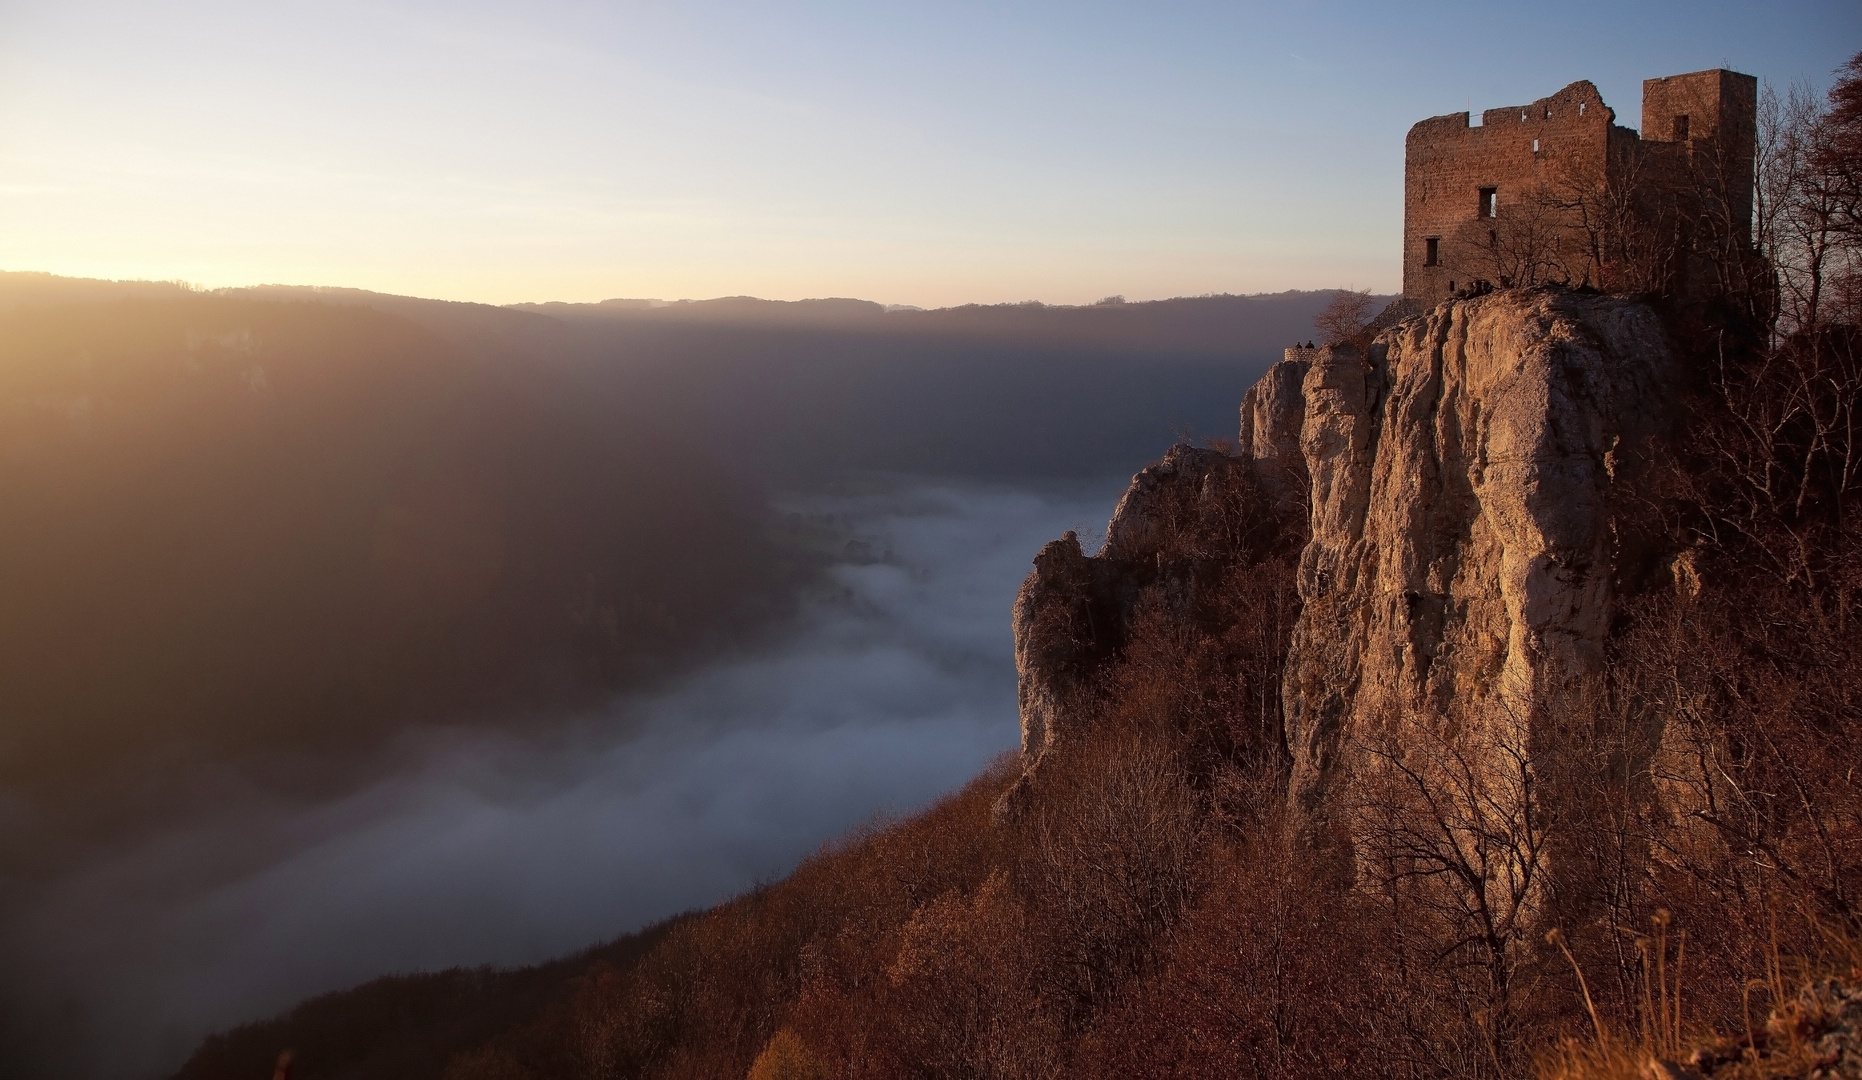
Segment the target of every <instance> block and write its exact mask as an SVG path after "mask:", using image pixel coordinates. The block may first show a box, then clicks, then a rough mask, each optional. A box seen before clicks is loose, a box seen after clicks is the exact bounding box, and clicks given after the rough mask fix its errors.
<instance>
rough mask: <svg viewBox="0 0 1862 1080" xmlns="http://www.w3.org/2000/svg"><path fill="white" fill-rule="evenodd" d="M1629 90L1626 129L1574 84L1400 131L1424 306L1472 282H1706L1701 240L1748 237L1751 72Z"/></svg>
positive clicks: (1413, 257)
mask: <svg viewBox="0 0 1862 1080" xmlns="http://www.w3.org/2000/svg"><path fill="white" fill-rule="evenodd" d="M1642 97H1643V103H1642V133H1641V134H1640V135H1638V134H1637V133H1636V132H1634V131H1632V130H1630V129H1629V128H1626V127H1622V126H1619V125H1618V124H1617V123H1616V114H1615V112H1614V111H1612V110H1611V109H1610V107H1609V106H1607V105H1605V104H1604V102H1603V98H1602V97H1601V96H1600V95H1599V94H1598V92H1597V88H1596V87H1595V86H1593V85H1592V84H1591V83H1589V82H1574V83H1572V84H1571V85H1569V86H1567V87H1565V88H1564V89H1563V90H1560V91H1559V92H1558V93H1556V94H1553V95H1552V96H1550V97H1545V98H1540V99H1539V100H1537V101H1534V102H1532V103H1531V104H1528V105H1513V106H1506V107H1503V108H1498V109H1488V110H1487V111H1485V112H1484V113H1482V114H1481V122H1480V123H1479V124H1478V125H1476V124H1470V123H1469V117H1468V114H1467V113H1465V112H1463V113H1453V114H1451V115H1448V116H1438V117H1434V118H1431V119H1428V120H1424V121H1422V122H1420V123H1418V124H1416V125H1415V126H1414V127H1412V128H1410V131H1409V138H1408V140H1407V143H1406V146H1405V157H1404V187H1403V294H1404V295H1405V296H1406V297H1409V298H1410V299H1412V300H1415V301H1417V302H1419V303H1422V304H1424V305H1433V304H1435V303H1438V302H1440V301H1441V300H1444V299H1446V298H1447V297H1448V296H1449V295H1450V294H1452V293H1453V292H1454V291H1456V290H1457V289H1462V288H1466V287H1467V286H1469V285H1471V284H1473V283H1474V282H1476V281H1487V282H1490V283H1492V284H1495V285H1502V286H1505V285H1527V284H1532V283H1535V282H1542V281H1558V282H1564V283H1566V284H1571V285H1584V284H1588V285H1596V286H1602V287H1609V288H1628V289H1637V290H1639V289H1645V288H1664V289H1675V290H1679V291H1688V290H1703V289H1708V288H1711V287H1713V285H1714V284H1715V281H1714V274H1715V270H1716V267H1718V266H1719V265H1721V264H1720V263H1718V262H1715V261H1714V260H1713V259H1712V258H1711V257H1710V256H1711V253H1712V252H1713V251H1722V252H1723V251H1724V250H1732V249H1736V253H1737V252H1738V251H1744V250H1745V249H1746V248H1748V247H1749V246H1750V242H1751V235H1750V234H1751V221H1752V191H1753V177H1752V170H1753V160H1754V147H1755V144H1756V137H1757V130H1756V116H1757V103H1758V83H1757V80H1755V79H1754V78H1753V77H1752V76H1750V75H1742V74H1740V73H1738V72H1734V71H1725V70H1713V71H1701V72H1695V73H1693V74H1691V75H1671V76H1667V77H1665V78H1660V79H1650V80H1648V81H1646V82H1644V83H1643V84H1642ZM1703 252H1706V253H1707V254H1705V255H1704V254H1703ZM1656 277H1659V280H1655V278H1656Z"/></svg>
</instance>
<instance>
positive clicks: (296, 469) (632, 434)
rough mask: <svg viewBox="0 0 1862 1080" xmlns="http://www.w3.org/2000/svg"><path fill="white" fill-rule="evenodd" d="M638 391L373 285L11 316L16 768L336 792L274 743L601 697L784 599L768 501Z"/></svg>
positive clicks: (0, 497) (326, 743)
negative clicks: (536, 356) (484, 335)
mask: <svg viewBox="0 0 1862 1080" xmlns="http://www.w3.org/2000/svg"><path fill="white" fill-rule="evenodd" d="M602 391H605V392H602ZM642 404H643V403H641V402H638V401H636V400H634V399H630V398H629V397H628V396H627V394H626V393H625V388H624V387H620V386H609V387H595V388H591V387H588V386H585V385H579V384H578V383H576V381H575V380H573V379H572V378H569V377H567V374H566V372H565V371H564V370H563V369H562V368H561V367H560V366H559V367H556V368H555V369H552V368H551V367H550V365H549V363H548V361H547V360H540V361H539V362H538V363H536V364H534V365H532V366H531V367H530V368H529V369H528V370H519V369H516V368H514V367H511V366H501V365H498V364H495V363H488V362H484V361H481V360H478V359H474V358H471V357H469V356H467V355H465V354H463V353H462V352H461V351H460V350H459V349H458V348H457V347H456V346H454V345H453V344H452V343H450V342H449V341H447V340H446V339H443V338H440V337H437V336H435V335H434V334H432V333H430V332H427V331H425V330H422V329H421V328H419V327H417V326H414V325H412V324H411V323H409V322H407V321H406V320H404V319H400V318H397V317H394V316H390V315H385V314H382V313H379V312H376V311H373V310H370V309H368V308H362V307H338V306H327V305H306V304H276V303H260V302H254V301H249V300H230V299H223V298H218V297H207V296H186V295H183V296H179V297H177V298H174V299H161V300H142V299H134V300H119V301H101V302H99V301H88V300H87V301H83V302H76V303H68V304H62V305H59V306H52V307H22V308H16V309H14V310H12V311H10V312H7V313H5V314H0V409H3V410H4V412H5V416H6V423H5V425H4V428H3V429H0V501H3V502H4V504H5V506H6V513H5V514H4V515H3V516H0V589H4V591H5V593H6V595H7V596H8V603H7V604H6V605H5V607H4V609H3V610H0V685H3V686H4V687H5V690H4V692H3V693H0V715H4V719H5V730H6V732H7V740H8V747H7V753H6V755H5V756H4V759H3V764H0V783H4V784H5V786H6V788H7V790H8V791H9V792H11V793H13V795H14V797H16V798H26V799H29V800H33V801H37V800H39V799H42V798H43V799H48V800H52V801H54V802H63V801H65V800H71V799H76V800H81V801H82V803H83V804H84V805H85V806H86V807H87V810H86V814H87V815H88V816H99V815H107V814H108V812H109V811H108V809H107V808H108V807H109V806H110V804H111V803H112V801H113V800H112V799H110V798H107V797H102V796H101V795H100V794H99V792H98V791H97V790H96V789H94V787H93V785H95V784H108V785H110V786H111V787H113V788H117V789H122V790H131V789H134V788H136V787H138V786H139V784H138V782H137V781H135V777H136V776H137V775H139V774H141V773H143V772H144V771H145V770H147V769H148V767H149V765H150V763H151V762H152V761H167V762H169V763H170V764H172V765H177V766H178V765H179V764H181V763H183V762H186V761H188V760H190V759H194V758H198V757H200V756H202V755H205V756H208V757H220V756H226V755H230V756H232V757H234V758H236V759H239V760H244V761H248V762H250V763H252V764H254V766H255V767H257V768H259V769H260V771H261V773H263V774H265V775H266V776H267V781H266V782H267V783H278V784H300V783H310V784H313V785H314V784H315V783H316V782H317V781H316V780H315V779H308V778H307V777H315V776H316V775H318V774H317V773H316V772H315V771H312V772H311V773H309V774H305V773H303V772H302V771H296V772H291V773H285V772H277V773H274V772H273V771H272V770H270V769H269V768H268V767H267V766H266V765H265V762H266V761H268V760H269V755H274V754H276V753H278V752H281V751H282V750H284V749H286V748H292V747H295V748H299V749H326V750H344V749H355V748H357V747H365V746H368V745H371V744H373V743H374V742H375V741H377V740H379V739H381V738H385V737H386V736H387V735H388V734H390V733H391V732H392V731H393V730H394V729H395V728H396V727H397V726H399V725H402V724H405V723H409V722H431V721H439V720H444V721H446V722H455V723H456V722H470V721H476V720H485V719H491V718H497V717H501V716H504V715H508V714H520V713H524V712H527V711H533V710H537V709H559V708H563V707H568V706H573V705H575V704H577V703H581V702H587V701H591V700H597V699H598V696H599V695H602V694H606V693H611V692H612V691H613V690H614V689H615V688H617V687H619V686H622V685H626V684H628V683H629V682H630V681H633V680H637V679H638V678H640V677H641V676H642V674H643V673H644V672H646V671H647V670H649V668H652V667H657V666H660V665H663V664H665V663H666V662H668V661H670V660H676V659H679V658H681V657H682V656H684V655H686V654H687V653H688V652H690V651H691V650H693V649H695V648H698V647H700V646H702V645H705V644H707V643H716V642H718V641H721V640H723V639H726V638H728V637H730V636H731V635H733V634H734V633H736V632H737V630H738V628H740V627H741V626H743V625H744V623H745V620H746V619H748V620H750V621H751V622H754V621H755V620H756V619H757V618H760V617H762V616H763V615H766V614H768V613H770V612H773V611H775V610H777V609H778V608H779V607H780V606H781V605H782V604H783V603H784V601H783V599H782V597H783V595H784V589H785V588H787V586H788V584H789V581H788V575H791V573H792V572H791V570H790V568H789V566H788V564H787V563H786V562H785V561H784V558H783V556H781V555H780V554H779V553H778V552H777V551H776V549H775V548H774V547H773V546H772V544H771V542H770V540H769V539H768V537H767V532H766V530H767V528H768V518H767V512H766V511H765V510H764V508H763V504H762V502H761V496H760V495H759V494H758V493H757V492H755V491H753V490H751V489H749V488H747V487H745V486H743V485H742V484H741V483H739V482H737V481H735V480H732V479H730V478H729V477H728V475H727V474H726V473H725V472H724V471H722V470H721V469H720V468H719V467H718V466H717V464H716V463H715V459H714V458H713V457H711V456H710V455H709V454H708V453H707V451H706V449H705V448H704V447H703V446H702V445H700V444H699V443H698V442H697V441H696V440H694V439H693V438H691V436H690V433H688V432H682V431H680V430H679V429H678V428H677V426H676V425H670V424H666V423H663V422H661V421H660V420H659V418H657V417H656V416H655V415H654V412H653V410H652V409H650V408H643V407H642ZM53 820H54V821H57V820H61V818H56V817H55V818H54V819H53ZM47 841H48V837H47V836H46V835H45V834H44V833H43V832H34V833H19V832H13V831H10V830H9V832H8V834H7V837H6V843H7V848H8V850H9V852H10V853H11V858H15V859H16V858H18V857H19V855H20V852H19V846H20V845H22V844H25V845H27V846H29V847H33V848H36V849H45V848H46V847H48V845H47ZM15 865H18V864H17V863H16V864H15Z"/></svg>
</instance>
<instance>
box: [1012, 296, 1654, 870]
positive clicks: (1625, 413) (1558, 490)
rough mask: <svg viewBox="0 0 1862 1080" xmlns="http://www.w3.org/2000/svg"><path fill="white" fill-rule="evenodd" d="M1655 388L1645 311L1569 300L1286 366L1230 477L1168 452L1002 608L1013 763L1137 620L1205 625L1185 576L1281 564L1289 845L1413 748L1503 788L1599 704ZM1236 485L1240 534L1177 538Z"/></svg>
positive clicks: (1480, 314) (1204, 453)
mask: <svg viewBox="0 0 1862 1080" xmlns="http://www.w3.org/2000/svg"><path fill="white" fill-rule="evenodd" d="M1673 383H1674V371H1673V361H1672V358H1671V352H1670V347H1669V345H1668V342H1667V338H1666V336H1665V334H1664V332H1663V330H1662V328H1661V326H1660V324H1659V322H1658V320H1657V318H1656V316H1655V315H1654V313H1653V312H1652V311H1651V310H1650V309H1649V308H1647V307H1646V306H1645V305H1642V304H1640V303H1637V302H1634V301H1630V300H1625V299H1619V298H1610V297H1602V296H1594V295H1584V294H1579V293H1575V292H1570V291H1563V290H1549V289H1546V290H1532V291H1525V292H1511V293H1501V294H1494V295H1490V296H1486V297H1481V298H1477V299H1468V300H1457V301H1450V302H1447V303H1444V304H1442V305H1441V306H1439V307H1437V308H1436V309H1435V310H1434V311H1432V312H1430V313H1428V314H1427V315H1424V316H1421V317H1417V318H1413V319H1410V320H1408V321H1405V322H1403V323H1401V324H1399V325H1398V326H1396V327H1393V328H1392V329H1390V330H1388V331H1386V332H1385V333H1383V334H1382V335H1380V336H1379V337H1378V338H1377V340H1376V341H1375V342H1374V343H1373V344H1372V345H1371V346H1370V348H1369V349H1368V351H1367V355H1360V354H1359V353H1358V352H1357V350H1355V349H1353V348H1352V347H1351V346H1348V345H1342V346H1336V347H1329V348H1323V349H1316V350H1307V349H1295V350H1289V351H1288V355H1287V358H1286V359H1285V360H1283V361H1282V362H1280V363H1279V364H1276V365H1275V366H1274V367H1273V368H1272V369H1270V370H1269V371H1268V372H1267V373H1266V375H1265V376H1264V377H1263V378H1262V379H1261V381H1260V382H1259V383H1258V384H1256V385H1255V386H1254V387H1253V388H1252V389H1251V390H1249V391H1248V394H1247V396H1246V398H1245V399H1244V401H1243V403H1242V409H1241V432H1240V435H1241V437H1240V443H1239V446H1238V449H1237V452H1236V453H1235V454H1233V455H1230V454H1226V453H1221V452H1217V451H1214V450H1193V449H1190V448H1188V447H1179V448H1177V449H1175V450H1173V451H1172V452H1171V454H1170V455H1169V456H1167V457H1166V458H1165V459H1164V460H1163V461H1162V462H1160V463H1158V464H1157V465H1153V466H1151V467H1150V468H1147V469H1146V470H1144V471H1143V472H1141V473H1139V474H1138V476H1137V477H1136V478H1134V480H1133V482H1132V486H1131V488H1130V490H1129V491H1128V492H1127V493H1126V495H1125V497H1124V499H1123V500H1121V502H1120V503H1119V506H1118V509H1117V511H1116V512H1115V513H1114V515H1113V517H1112V520H1111V523H1110V525H1109V527H1108V529H1107V543H1106V545H1105V548H1104V550H1102V551H1101V552H1100V553H1098V554H1097V555H1093V556H1088V555H1086V554H1085V553H1084V552H1082V551H1081V550H1080V548H1079V545H1078V542H1077V541H1076V540H1075V539H1073V538H1072V537H1071V536H1070V537H1068V538H1066V539H1063V540H1061V541H1056V542H1055V543H1052V544H1049V545H1048V546H1047V548H1046V549H1044V550H1043V551H1042V552H1041V554H1040V556H1039V557H1038V558H1037V559H1036V561H1035V570H1034V572H1033V573H1032V574H1031V575H1030V576H1029V578H1028V580H1027V582H1026V584H1025V585H1024V586H1023V589H1022V592H1021V595H1020V597H1019V598H1018V600H1017V603H1016V609H1015V633H1016V659H1017V662H1018V665H1019V670H1020V674H1021V702H1022V724H1023V752H1024V758H1025V762H1026V764H1027V765H1028V766H1029V767H1030V768H1037V767H1038V763H1039V761H1040V760H1041V758H1042V756H1043V755H1044V754H1045V753H1047V752H1048V751H1049V750H1050V748H1052V747H1053V746H1055V745H1057V744H1063V743H1065V742H1066V741H1067V740H1068V739H1070V738H1075V737H1077V736H1078V730H1079V729H1080V728H1082V727H1085V726H1088V725H1090V724H1091V723H1092V709H1091V707H1090V706H1091V701H1090V695H1091V693H1092V692H1093V686H1094V682H1093V680H1094V673H1095V671H1097V670H1100V669H1101V668H1102V667H1103V666H1104V665H1105V664H1106V663H1107V662H1108V660H1109V658H1111V657H1113V656H1115V655H1116V654H1117V652H1118V650H1119V648H1120V647H1121V644H1122V642H1123V639H1124V636H1125V635H1126V634H1127V633H1128V632H1129V627H1130V625H1131V624H1132V620H1133V619H1134V617H1135V614H1134V613H1135V612H1136V611H1138V610H1139V609H1140V608H1143V607H1146V606H1147V605H1148V606H1149V607H1151V608H1162V609H1165V610H1169V611H1172V612H1174V613H1176V615H1177V616H1178V617H1180V618H1184V619H1196V618H1204V617H1206V616H1207V614H1208V612H1207V609H1208V608H1209V606H1210V600H1209V598H1207V597H1198V596H1195V595H1194V591H1195V590H1194V588H1193V584H1194V582H1195V580H1196V579H1197V575H1196V574H1195V573H1194V572H1193V571H1192V569H1191V568H1190V566H1189V564H1190V563H1194V562H1195V561H1197V560H1201V561H1202V562H1204V563H1224V562H1226V563H1234V564H1244V565H1245V564H1251V563H1255V562H1258V561H1259V560H1261V559H1263V558H1266V557H1269V555H1270V554H1271V552H1272V550H1273V549H1274V548H1275V547H1276V546H1279V547H1282V548H1286V547H1289V546H1290V547H1291V548H1292V549H1293V550H1296V551H1297V576H1296V583H1297V609H1298V617H1297V622H1296V623H1294V624H1293V626H1292V628H1291V633H1290V637H1289V638H1288V640H1287V644H1286V651H1285V654H1284V661H1283V663H1282V664H1281V667H1280V679H1281V682H1280V686H1279V688H1278V689H1279V706H1280V709H1279V717H1278V719H1279V724H1280V729H1279V731H1278V732H1277V733H1276V734H1277V735H1278V742H1279V746H1278V748H1277V749H1278V750H1279V751H1280V752H1281V753H1283V754H1284V755H1285V761H1286V764H1287V766H1288V771H1287V775H1288V777H1289V779H1288V784H1289V790H1288V792H1287V795H1288V798H1289V800H1290V804H1291V808H1292V809H1293V811H1294V820H1295V821H1297V822H1299V823H1300V824H1301V826H1302V828H1303V829H1304V830H1305V832H1306V835H1307V838H1308V839H1309V840H1310V841H1312V842H1315V843H1320V844H1323V843H1325V842H1327V841H1328V839H1335V838H1338V837H1339V834H1340V833H1341V832H1347V833H1348V832H1349V830H1350V825H1349V823H1348V822H1347V821H1346V820H1345V819H1344V805H1345V803H1346V802H1347V799H1346V791H1347V789H1349V788H1350V787H1351V786H1352V785H1353V784H1354V782H1355V781H1357V780H1358V779H1360V778H1362V777H1363V776H1365V775H1366V772H1367V770H1369V769H1370V768H1371V766H1372V762H1373V760H1374V759H1377V758H1379V757H1380V756H1381V755H1382V754H1383V753H1384V752H1385V751H1384V746H1385V744H1386V742H1387V741H1389V740H1395V741H1396V742H1397V743H1401V742H1403V741H1404V739H1405V738H1406V737H1407V735H1406V732H1408V731H1410V730H1411V729H1412V728H1413V729H1415V730H1420V731H1426V732H1428V733H1430V734H1429V738H1431V739H1436V738H1440V739H1444V740H1447V744H1448V745H1450V746H1451V747H1452V753H1453V756H1454V757H1455V758H1456V760H1457V761H1460V762H1462V763H1464V764H1467V763H1472V766H1473V768H1474V770H1475V771H1476V772H1479V773H1483V774H1485V776H1486V778H1487V779H1488V780H1490V781H1492V782H1493V784H1494V785H1495V788H1496V790H1499V789H1503V788H1506V787H1507V782H1506V776H1507V774H1508V773H1509V772H1513V773H1517V772H1519V770H1520V769H1521V768H1522V767H1523V765H1522V762H1525V761H1527V760H1529V759H1531V758H1533V757H1534V756H1535V755H1537V756H1539V757H1541V758H1547V757H1549V756H1551V755H1555V753H1556V747H1557V744H1558V740H1559V735H1558V732H1559V731H1560V730H1561V729H1562V727H1563V726H1564V725H1566V724H1568V722H1569V721H1570V719H1571V716H1572V715H1573V710H1574V709H1575V708H1577V707H1579V706H1580V705H1581V703H1582V701H1584V700H1585V699H1586V696H1587V695H1591V694H1593V693H1594V692H1595V690H1596V686H1597V678H1596V676H1597V674H1598V672H1599V670H1600V667H1601V664H1602V662H1603V642H1604V638H1605V635H1606V634H1607V633H1608V631H1609V629H1610V626H1611V621H1612V616H1613V610H1614V604H1615V601H1616V598H1617V594H1618V591H1619V589H1620V588H1621V587H1622V580H1623V579H1624V577H1625V575H1629V576H1632V577H1633V576H1634V572H1635V565H1634V564H1635V563H1636V561H1637V559H1638V558H1639V556H1638V555H1637V553H1636V552H1634V551H1633V550H1630V549H1629V548H1630V547H1631V545H1627V544H1626V543H1625V542H1624V541H1623V540H1622V539H1621V538H1622V537H1623V536H1625V535H1628V531H1627V530H1624V529H1622V528H1619V521H1618V515H1619V512H1620V511H1619V507H1621V506H1623V505H1625V504H1626V501H1627V497H1628V494H1629V493H1630V491H1632V490H1633V485H1634V479H1635V474H1636V471H1637V469H1638V464H1637V463H1638V461H1639V460H1640V456H1639V455H1640V451H1641V449H1642V448H1643V447H1644V446H1645V444H1646V443H1647V442H1648V440H1649V439H1650V438H1651V437H1653V436H1656V435H1658V434H1660V433H1661V432H1662V430H1663V429H1664V428H1665V427H1666V426H1668V425H1669V424H1670V423H1671V419H1670V418H1671V415H1672V408H1671V402H1672V401H1673V400H1674V388H1673ZM1231 473H1235V474H1245V484H1246V486H1247V487H1248V489H1249V490H1248V496H1247V499H1245V500H1243V501H1245V502H1249V503H1250V507H1249V508H1250V509H1251V511H1252V512H1253V513H1255V514H1257V515H1258V516H1259V521H1258V522H1257V523H1256V527H1255V528H1253V529H1251V530H1247V529H1244V530H1235V529H1232V528H1224V527H1223V526H1222V525H1221V524H1220V523H1218V522H1212V521H1202V522H1196V521H1194V520H1188V521H1186V518H1193V517H1194V516H1195V515H1198V514H1211V515H1213V514H1219V513H1222V512H1225V511H1226V512H1234V510H1235V509H1236V507H1234V506H1221V507H1218V506H1217V503H1219V502H1220V499H1219V498H1216V497H1214V496H1212V494H1211V493H1212V492H1216V491H1219V490H1222V489H1223V488H1224V483H1225V479H1226V481H1227V482H1228V486H1229V487H1233V486H1234V485H1235V478H1233V477H1230V476H1229V474H1231ZM1192 534H1193V535H1195V536H1196V537H1198V538H1199V539H1198V541H1197V542H1194V543H1189V544H1185V543H1184V542H1183V541H1182V538H1183V537H1185V536H1186V535H1192ZM1205 576H1206V575H1205ZM1160 582H1165V583H1170V582H1174V584H1172V585H1169V586H1168V587H1166V588H1162V589H1160V588H1159V583H1160ZM1199 605H1200V608H1201V609H1202V610H1201V612H1200V614H1199V613H1198V611H1196V610H1193V609H1198V607H1199ZM1263 741H1266V742H1271V741H1274V740H1272V739H1264V740H1263ZM1399 752H1400V751H1399ZM1515 796H1516V797H1519V798H1523V797H1524V796H1523V795H1522V794H1519V793H1518V792H1517V791H1516V792H1515ZM1501 797H1502V798H1504V797H1506V796H1501Z"/></svg>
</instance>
